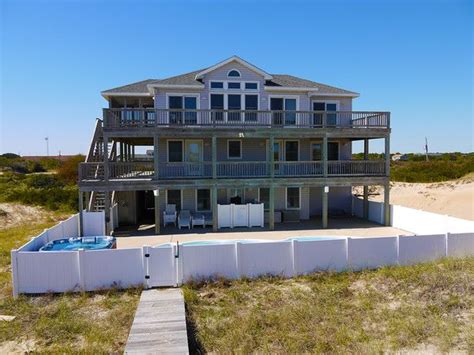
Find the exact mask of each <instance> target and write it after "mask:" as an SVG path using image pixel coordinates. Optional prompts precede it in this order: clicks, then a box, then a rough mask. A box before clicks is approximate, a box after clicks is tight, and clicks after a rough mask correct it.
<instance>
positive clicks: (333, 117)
mask: <svg viewBox="0 0 474 355" xmlns="http://www.w3.org/2000/svg"><path fill="white" fill-rule="evenodd" d="M313 111H320V112H321V113H315V114H313V124H314V125H316V126H321V125H322V124H323V113H322V111H326V112H327V111H329V112H328V113H326V124H327V125H328V126H335V125H336V123H337V113H330V112H331V111H337V103H335V102H313Z"/></svg>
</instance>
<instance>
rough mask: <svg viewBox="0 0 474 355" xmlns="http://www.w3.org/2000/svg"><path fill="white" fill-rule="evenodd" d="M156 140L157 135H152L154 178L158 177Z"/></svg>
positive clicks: (157, 140) (157, 138)
mask: <svg viewBox="0 0 474 355" xmlns="http://www.w3.org/2000/svg"><path fill="white" fill-rule="evenodd" d="M158 142H159V137H158V136H157V135H155V136H154V137H153V169H154V170H155V173H154V179H155V180H158V177H159V164H158V162H159V156H158Z"/></svg>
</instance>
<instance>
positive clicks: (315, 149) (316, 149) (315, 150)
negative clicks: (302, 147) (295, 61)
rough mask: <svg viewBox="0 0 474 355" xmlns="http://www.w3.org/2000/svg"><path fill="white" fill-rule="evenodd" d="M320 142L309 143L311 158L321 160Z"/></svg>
mask: <svg viewBox="0 0 474 355" xmlns="http://www.w3.org/2000/svg"><path fill="white" fill-rule="evenodd" d="M321 159H322V154H321V143H311V160H321Z"/></svg>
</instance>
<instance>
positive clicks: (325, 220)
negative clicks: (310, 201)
mask: <svg viewBox="0 0 474 355" xmlns="http://www.w3.org/2000/svg"><path fill="white" fill-rule="evenodd" d="M328 194H329V186H324V187H323V196H322V200H323V201H322V209H323V210H322V215H323V222H322V224H323V229H326V228H327V227H328Z"/></svg>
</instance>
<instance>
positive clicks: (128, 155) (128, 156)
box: [127, 144, 132, 161]
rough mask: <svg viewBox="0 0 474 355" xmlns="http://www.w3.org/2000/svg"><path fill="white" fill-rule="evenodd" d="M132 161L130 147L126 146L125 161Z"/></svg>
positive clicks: (129, 145)
mask: <svg viewBox="0 0 474 355" xmlns="http://www.w3.org/2000/svg"><path fill="white" fill-rule="evenodd" d="M131 160H132V145H131V144H127V161H131Z"/></svg>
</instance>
